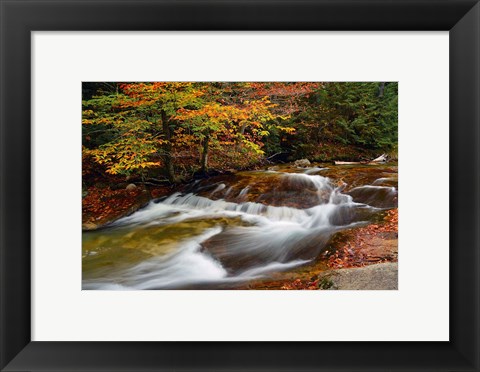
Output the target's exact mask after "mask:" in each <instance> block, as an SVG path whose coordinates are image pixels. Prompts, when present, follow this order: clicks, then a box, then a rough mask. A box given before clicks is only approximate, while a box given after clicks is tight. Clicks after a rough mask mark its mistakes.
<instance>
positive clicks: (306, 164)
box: [293, 159, 311, 168]
mask: <svg viewBox="0 0 480 372" xmlns="http://www.w3.org/2000/svg"><path fill="white" fill-rule="evenodd" d="M293 165H295V166H296V167H302V168H305V167H309V166H310V165H311V163H310V160H308V159H299V160H295V162H294V163H293Z"/></svg>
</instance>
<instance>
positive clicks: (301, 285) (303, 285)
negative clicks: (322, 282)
mask: <svg viewBox="0 0 480 372" xmlns="http://www.w3.org/2000/svg"><path fill="white" fill-rule="evenodd" d="M280 289H286V290H292V289H306V290H310V291H311V290H315V289H318V280H315V281H308V280H301V279H295V280H293V281H291V282H285V283H284V284H283V285H282V287H281V288H280Z"/></svg>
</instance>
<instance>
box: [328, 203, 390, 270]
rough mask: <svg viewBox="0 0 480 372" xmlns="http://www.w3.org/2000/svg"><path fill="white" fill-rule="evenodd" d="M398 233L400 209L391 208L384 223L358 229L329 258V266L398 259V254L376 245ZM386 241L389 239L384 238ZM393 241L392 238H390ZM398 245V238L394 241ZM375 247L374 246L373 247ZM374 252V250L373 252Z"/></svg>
mask: <svg viewBox="0 0 480 372" xmlns="http://www.w3.org/2000/svg"><path fill="white" fill-rule="evenodd" d="M397 233H398V209H392V210H389V211H388V212H387V214H386V216H385V218H384V223H382V224H371V225H368V226H365V227H362V228H360V229H357V230H356V232H355V234H354V235H353V236H352V237H351V238H350V239H348V240H347V242H346V243H345V244H344V245H343V246H342V247H339V248H337V250H336V252H335V253H333V254H332V255H331V256H330V257H329V259H328V266H329V267H330V268H332V269H341V268H349V267H362V266H366V265H371V264H374V263H380V262H392V261H397V255H396V252H395V254H392V253H391V252H387V251H386V252H381V250H380V252H378V251H379V249H378V247H376V245H378V243H377V244H375V242H377V241H378V240H380V239H382V240H383V239H384V237H385V236H388V235H390V236H392V235H393V234H395V235H394V236H395V238H396V236H397ZM383 241H384V242H385V243H386V242H387V240H386V239H385V240H383ZM390 241H392V239H390ZM394 244H395V245H396V240H395V241H394ZM372 247H373V248H372ZM375 248H377V249H375ZM372 252H374V253H373V254H372Z"/></svg>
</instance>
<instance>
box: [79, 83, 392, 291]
mask: <svg viewBox="0 0 480 372" xmlns="http://www.w3.org/2000/svg"><path fill="white" fill-rule="evenodd" d="M397 261H398V83H397V82H83V83H82V289H83V290H214V289H215V290H396V289H398V266H397Z"/></svg>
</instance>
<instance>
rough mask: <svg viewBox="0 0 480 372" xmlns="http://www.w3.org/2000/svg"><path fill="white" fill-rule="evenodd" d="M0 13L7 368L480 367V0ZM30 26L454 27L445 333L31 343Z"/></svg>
mask: <svg viewBox="0 0 480 372" xmlns="http://www.w3.org/2000/svg"><path fill="white" fill-rule="evenodd" d="M0 12H1V13H0V27H1V50H0V58H1V76H0V78H1V80H0V82H1V87H0V88H1V90H0V99H1V101H0V111H1V112H0V114H1V116H0V130H1V132H0V140H1V144H0V154H1V158H0V167H1V168H0V170H1V177H0V187H1V193H0V197H1V199H0V211H1V214H0V218H1V220H0V239H1V251H0V254H1V256H0V259H1V267H0V280H1V282H0V290H1V292H0V301H1V303H0V305H1V307H0V317H1V323H0V332H1V338H0V341H1V347H0V352H1V354H0V368H1V369H2V371H50V370H51V371H73V370H75V371H93V370H95V371H107V370H108V371H117V370H118V371H147V370H148V371H153V370H158V371H173V370H175V371H187V370H205V371H217V370H238V371H244V370H245V371H253V370H255V371H256V370H264V371H266V370H269V371H328V370H343V371H360V370H362V371H380V370H382V371H383V370H392V371H393V370H396V371H399V370H410V371H413V370H419V371H433V370H435V371H437V370H438V371H443V370H449V371H479V370H480V369H479V368H480V354H479V350H480V347H479V346H480V345H479V335H480V332H479V330H480V328H479V327H480V323H479V318H480V317H479V308H480V302H479V300H480V296H479V283H480V280H479V257H480V255H479V232H478V231H479V227H480V225H479V210H480V208H479V207H480V204H479V184H480V178H479V176H480V172H479V167H480V162H479V154H480V150H479V149H480V143H479V142H480V141H479V138H480V137H479V134H480V130H479V129H480V126H479V118H480V110H479V104H480V94H479V93H480V5H479V4H478V1H476V0H475V1H474V0H421V1H412V0H390V1H384V0H336V1H331V0H317V1H314V0H297V1H295V0H259V1H249V0H223V1H221V0H208V1H202V0H197V1H194V0H180V1H171V0H157V1H154V0H142V1H135V0H117V1H111V0H110V1H109V0H99V1H91V0H84V1H78V0H63V1H56V0H0ZM37 30H51V31H63V30H95V31H99V30H100V31H102V30H110V31H116V30H273V31H276V30H372V31H376V30H379V31H380V30H417V31H418V30H420V31H428V30H433V31H438V30H445V31H449V38H450V61H449V62H450V176H449V179H450V195H449V198H450V288H449V290H450V341H449V342H368V343H367V342H208V343H207V342H32V341H31V337H30V330H31V320H30V319H31V299H30V295H31V292H30V290H31V283H30V281H31V273H30V249H31V232H30V231H31V196H30V195H31V188H32V186H31V181H32V179H31V127H30V122H31V119H30V115H31V39H30V34H31V32H32V31H37ZM444 202H445V201H444ZM445 208H447V205H446V203H445ZM445 289H446V290H447V288H445Z"/></svg>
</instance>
